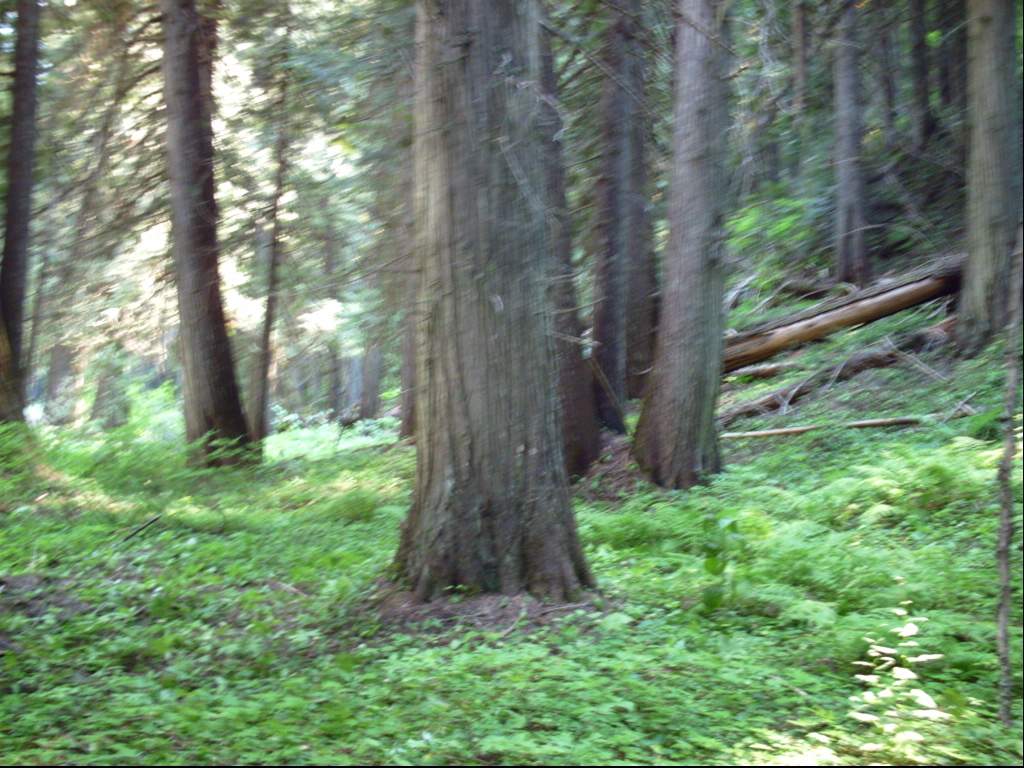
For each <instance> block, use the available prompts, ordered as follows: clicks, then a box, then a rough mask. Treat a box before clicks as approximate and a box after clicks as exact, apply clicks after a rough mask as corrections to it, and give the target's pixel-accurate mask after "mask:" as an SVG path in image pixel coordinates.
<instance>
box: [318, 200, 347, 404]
mask: <svg viewBox="0 0 1024 768" xmlns="http://www.w3.org/2000/svg"><path fill="white" fill-rule="evenodd" d="M321 205H322V207H323V210H324V211H327V206H328V201H327V200H326V199H325V200H323V202H322V203H321ZM336 249H337V242H336V236H335V233H334V224H333V222H331V221H330V219H328V222H327V229H326V231H325V232H324V278H325V280H324V282H325V284H326V288H327V291H326V293H327V298H328V299H334V300H335V301H337V300H338V297H339V292H338V286H337V285H336V282H335V281H336V280H337V277H336V271H337V254H336ZM331 333H332V334H333V335H332V336H331V338H330V339H328V341H327V390H328V392H327V403H328V404H327V408H328V410H329V411H330V414H331V420H332V421H335V422H336V421H339V420H340V419H341V414H342V410H343V409H344V403H343V402H342V397H343V395H344V392H343V390H342V381H341V379H342V376H341V352H340V350H339V348H338V347H339V345H338V338H337V336H338V332H337V329H335V330H333V331H332V332H331Z"/></svg>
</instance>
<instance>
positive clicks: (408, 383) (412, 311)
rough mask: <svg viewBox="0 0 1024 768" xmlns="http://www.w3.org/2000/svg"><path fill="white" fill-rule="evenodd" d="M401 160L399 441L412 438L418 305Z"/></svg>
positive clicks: (409, 198)
mask: <svg viewBox="0 0 1024 768" xmlns="http://www.w3.org/2000/svg"><path fill="white" fill-rule="evenodd" d="M403 158H404V160H405V163H404V166H405V169H407V170H405V171H403V174H402V176H403V182H404V184H405V189H406V191H405V192H404V193H403V194H402V205H403V206H404V210H403V216H402V225H401V226H402V232H401V241H400V244H399V247H400V248H401V249H402V262H403V264H404V266H405V268H406V269H407V270H408V273H407V274H406V275H405V278H404V280H403V285H402V294H403V303H404V310H405V311H404V312H403V313H402V362H401V368H400V369H399V377H400V380H401V385H402V400H401V419H402V421H401V424H400V425H399V429H398V435H399V437H412V436H413V435H414V434H416V386H417V376H416V324H417V320H416V317H417V313H418V311H419V305H418V303H417V298H418V296H419V290H420V273H419V268H418V261H417V258H416V256H417V254H416V248H415V243H414V235H413V232H414V224H413V195H412V190H413V179H412V158H411V157H410V156H407V155H403Z"/></svg>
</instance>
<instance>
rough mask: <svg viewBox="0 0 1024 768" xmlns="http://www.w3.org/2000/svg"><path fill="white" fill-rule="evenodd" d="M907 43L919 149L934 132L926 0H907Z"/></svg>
mask: <svg viewBox="0 0 1024 768" xmlns="http://www.w3.org/2000/svg"><path fill="white" fill-rule="evenodd" d="M910 45H911V61H912V63H913V83H914V95H913V115H914V147H915V148H916V149H917V150H918V151H921V150H922V149H924V147H925V145H926V144H927V143H928V139H930V138H931V135H932V133H934V132H935V114H934V113H933V112H932V106H931V88H930V87H929V86H930V83H929V77H928V15H927V13H926V12H925V0H910Z"/></svg>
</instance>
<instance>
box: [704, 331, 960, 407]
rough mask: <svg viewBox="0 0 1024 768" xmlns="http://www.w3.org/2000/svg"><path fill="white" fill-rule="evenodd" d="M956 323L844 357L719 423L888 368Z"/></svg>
mask: <svg viewBox="0 0 1024 768" xmlns="http://www.w3.org/2000/svg"><path fill="white" fill-rule="evenodd" d="M953 322H954V318H947V319H946V320H944V321H942V322H941V323H939V324H938V325H933V326H929V327H928V328H923V329H921V330H919V331H915V332H913V333H909V334H906V335H904V336H903V337H901V338H899V339H897V340H896V341H889V342H886V343H885V344H882V345H879V346H876V347H873V348H870V349H866V350H863V351H861V352H857V353H856V354H854V355H851V356H850V357H848V358H846V359H845V360H843V361H842V362H841V363H839V365H830V366H826V367H824V368H821V369H819V370H817V371H815V372H814V373H812V374H811V375H810V376H808V377H806V378H805V379H802V380H801V381H798V382H797V383H795V384H788V385H786V386H785V387H781V388H780V389H776V390H774V391H772V392H769V393H768V394H767V395H763V396H761V397H759V398H756V399H755V400H750V401H748V402H745V403H740V404H739V405H736V406H734V407H733V408H730V409H729V410H727V411H725V412H724V413H722V414H721V415H719V417H718V423H719V426H723V427H725V426H728V425H729V424H731V423H732V422H734V421H736V420H737V419H740V418H743V417H745V416H759V415H761V414H764V413H770V412H772V411H778V410H781V409H783V408H788V407H789V406H790V405H792V404H793V403H795V402H796V401H797V400H799V399H800V398H802V397H805V396H806V395H808V394H810V393H811V392H813V391H814V390H816V389H818V388H820V387H822V386H825V385H827V384H832V383H834V382H837V381H846V380H847V379H851V378H853V377H854V376H856V375H857V374H858V373H861V372H862V371H867V370H870V369H872V368H885V367H887V366H890V365H895V364H896V363H898V362H899V361H900V360H902V359H904V357H905V356H906V355H908V354H909V353H911V352H919V351H921V350H923V349H931V348H933V347H935V346H938V345H941V344H944V343H946V342H947V341H948V340H949V338H950V336H951V334H952V328H953Z"/></svg>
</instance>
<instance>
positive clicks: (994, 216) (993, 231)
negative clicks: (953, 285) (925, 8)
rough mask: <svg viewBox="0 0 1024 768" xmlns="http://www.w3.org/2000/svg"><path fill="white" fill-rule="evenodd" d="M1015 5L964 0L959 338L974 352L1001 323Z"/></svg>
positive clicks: (1016, 179) (1013, 170) (1016, 195)
mask: <svg viewBox="0 0 1024 768" xmlns="http://www.w3.org/2000/svg"><path fill="white" fill-rule="evenodd" d="M1014 6H1015V3H1014V2H1013V0H970V2H968V4H967V11H968V32H967V35H968V40H967V46H968V81H969V82H968V103H969V119H970V123H971V130H970V146H969V148H968V161H967V266H966V268H965V270H964V285H963V290H962V291H961V294H960V309H959V312H958V314H959V315H960V322H959V323H958V328H957V337H958V341H959V343H960V345H961V347H962V348H963V350H964V351H965V352H967V353H968V354H973V353H975V352H977V351H979V350H980V349H981V348H982V347H983V346H984V345H985V344H986V342H988V341H989V339H991V338H992V336H993V334H994V333H997V332H998V331H999V330H1000V329H1001V328H1003V326H1004V325H1005V324H1006V319H1007V317H1008V307H1009V298H1010V296H1009V276H1010V274H1011V264H1012V262H1011V254H1012V253H1013V246H1014V242H1013V241H1014V236H1015V235H1016V233H1017V222H1018V220H1019V219H1020V206H1021V202H1020V201H1021V176H1020V174H1021V144H1020V124H1019V122H1018V121H1019V120H1020V104H1019V100H1018V95H1017V94H1018V91H1017V83H1016V79H1015V78H1016V74H1015V71H1016V61H1017V51H1016V41H1015V39H1014V37H1015V32H1014V30H1016V29H1017V25H1016V20H1015V18H1014V17H1015V8H1014Z"/></svg>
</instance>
